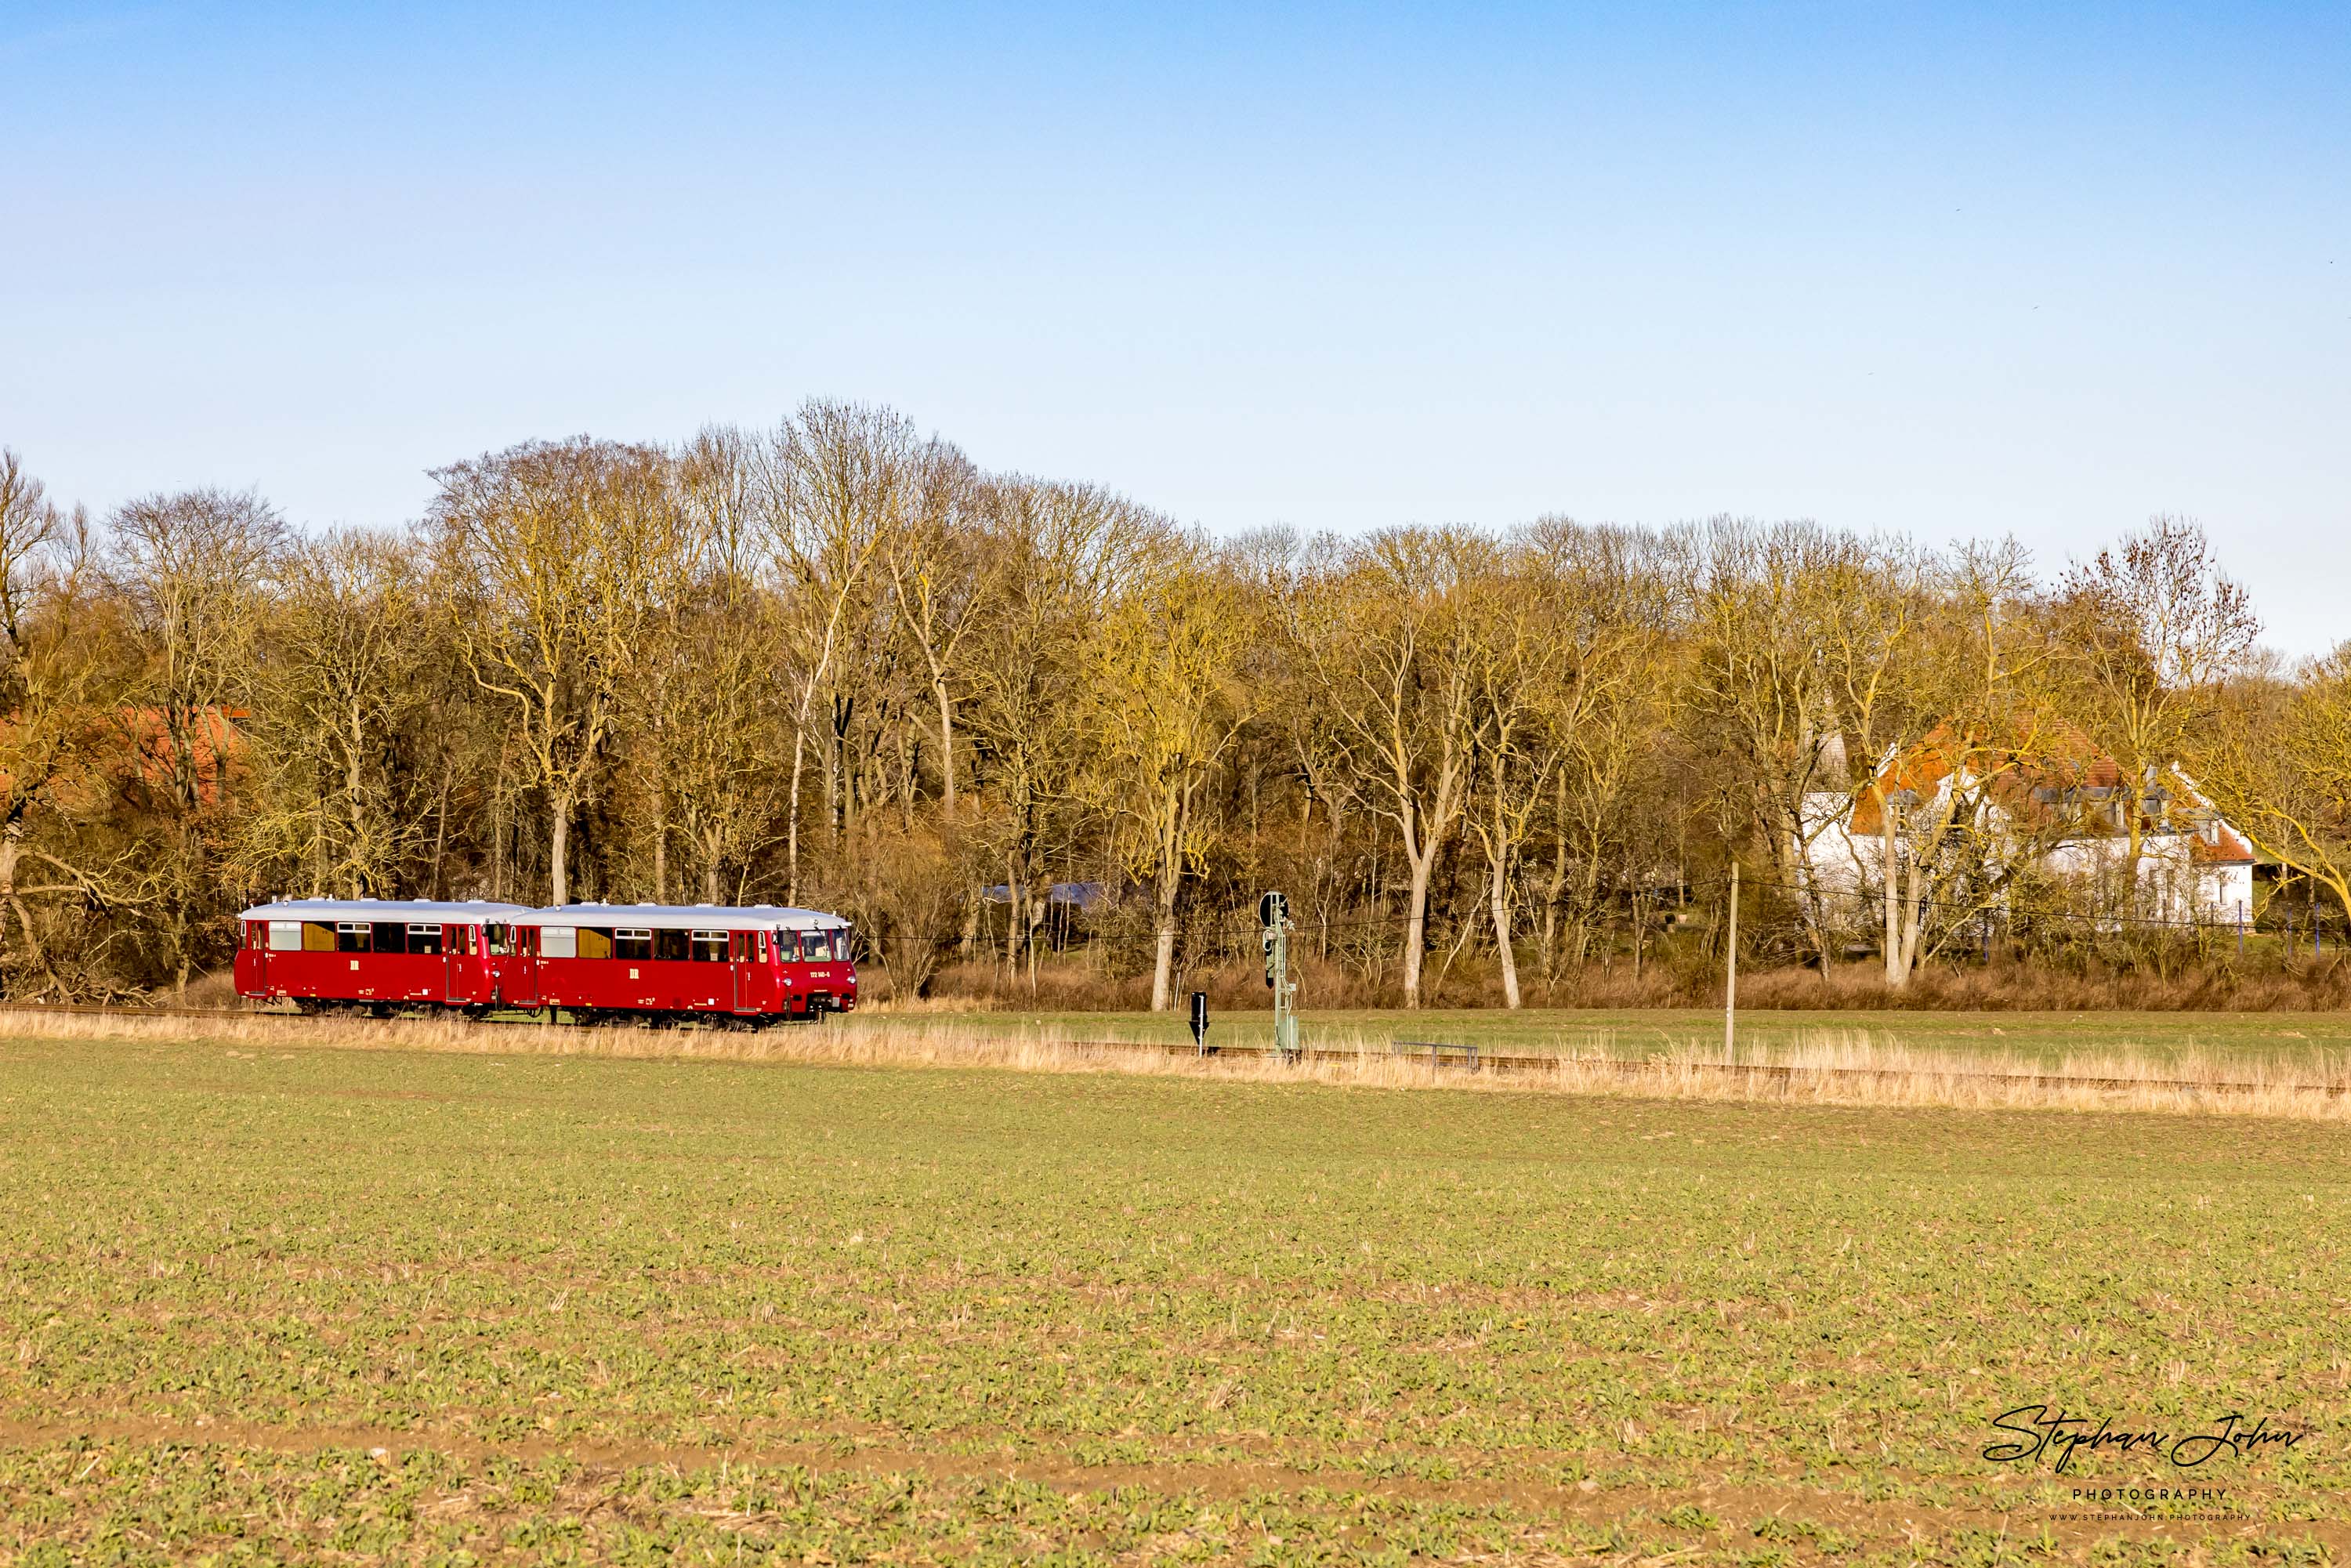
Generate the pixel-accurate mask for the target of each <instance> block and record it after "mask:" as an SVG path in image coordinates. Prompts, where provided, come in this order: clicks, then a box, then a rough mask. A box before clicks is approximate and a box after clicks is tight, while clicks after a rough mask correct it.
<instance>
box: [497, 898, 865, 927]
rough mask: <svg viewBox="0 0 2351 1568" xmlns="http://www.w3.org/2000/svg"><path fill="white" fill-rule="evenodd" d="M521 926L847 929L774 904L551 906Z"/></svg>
mask: <svg viewBox="0 0 2351 1568" xmlns="http://www.w3.org/2000/svg"><path fill="white" fill-rule="evenodd" d="M521 923H522V924H523V925H542V926H544V925H622V926H635V927H639V928H642V929H643V930H647V931H651V930H656V929H658V930H663V931H692V930H704V931H722V930H727V929H740V928H743V927H754V928H756V927H758V926H762V925H765V926H769V927H773V928H776V929H779V930H785V931H824V930H830V929H831V928H832V927H834V926H837V925H848V924H849V922H848V921H846V920H843V919H842V918H841V916H840V915H832V914H828V913H827V912H826V911H824V910H821V909H792V908H788V907H786V906H784V905H781V904H549V905H548V906H547V907H546V908H544V909H534V910H531V911H529V912H528V915H526V916H525V917H524V918H523V920H522V922H521Z"/></svg>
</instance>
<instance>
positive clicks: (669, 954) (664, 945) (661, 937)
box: [653, 931, 699, 964]
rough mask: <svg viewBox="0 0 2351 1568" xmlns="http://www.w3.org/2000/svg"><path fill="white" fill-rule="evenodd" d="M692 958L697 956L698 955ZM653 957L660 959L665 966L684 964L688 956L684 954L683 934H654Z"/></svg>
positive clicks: (660, 932)
mask: <svg viewBox="0 0 2351 1568" xmlns="http://www.w3.org/2000/svg"><path fill="white" fill-rule="evenodd" d="M653 956H654V957H656V958H659V959H661V960H662V961H663V962H664V963H665V964H683V963H684V962H685V960H686V958H687V956H688V954H687V952H686V943H685V933H684V932H683V931H656V932H654V933H653ZM694 956H699V955H694Z"/></svg>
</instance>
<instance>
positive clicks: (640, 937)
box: [581, 925, 653, 958]
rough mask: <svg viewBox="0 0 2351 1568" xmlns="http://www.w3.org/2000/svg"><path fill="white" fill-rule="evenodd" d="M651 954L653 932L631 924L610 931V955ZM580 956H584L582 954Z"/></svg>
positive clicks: (643, 955) (640, 956)
mask: <svg viewBox="0 0 2351 1568" xmlns="http://www.w3.org/2000/svg"><path fill="white" fill-rule="evenodd" d="M581 956H583V957H584V956H586V955H585V954H582V955H581ZM612 956H613V957H615V958H650V957H652V956H653V933H652V932H650V931H641V930H637V929H635V928H633V927H631V926H626V925H623V926H621V927H619V928H618V929H616V930H615V931H614V932H613V933H612Z"/></svg>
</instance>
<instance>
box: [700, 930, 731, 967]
mask: <svg viewBox="0 0 2351 1568" xmlns="http://www.w3.org/2000/svg"><path fill="white" fill-rule="evenodd" d="M694 961H695V963H697V964H724V963H725V962H726V933H725V932H724V931H696V932H695V933H694Z"/></svg>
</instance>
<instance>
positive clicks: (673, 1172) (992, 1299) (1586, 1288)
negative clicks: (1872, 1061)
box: [0, 1020, 2351, 1563]
mask: <svg viewBox="0 0 2351 1568" xmlns="http://www.w3.org/2000/svg"><path fill="white" fill-rule="evenodd" d="M1512 1021H1513V1022H1514V1023H1515V1022H1516V1021H1517V1020H1512ZM2295 1027H2303V1026H2300V1025H2297V1026H2295ZM1430 1038H1441V1037H1437V1036H1431V1037H1430ZM2346 1178H2351V1130H2346V1129H2345V1128H2343V1127H2341V1126H2339V1125H2336V1124H2325V1123H2309V1122H2296V1123H2286V1122H2264V1121H2258V1120H2252V1119H2246V1118H2220V1117H2211V1118H2187V1117H2179V1118H2168V1117H2157V1116H2149V1115H2105V1116H2093V1115H2086V1114H2079V1113H2057V1112H2045V1113H1981V1112H1961V1111H1921V1110H1885V1109H1877V1110H1862V1109H1837V1108H1829V1107H1819V1106H1793V1105H1783V1106H1762V1105H1749V1104H1715V1103H1677V1102H1665V1101H1658V1102H1645V1101H1638V1100H1630V1099H1618V1098H1589V1099H1585V1098H1576V1097H1573V1096H1566V1095H1560V1094H1548V1093H1532V1092H1506V1091H1493V1090H1417V1091H1396V1090H1373V1089H1353V1088H1336V1087H1330V1086H1322V1085H1315V1084H1310V1083H1280V1082H1231V1081H1217V1080H1212V1079H1207V1078H1186V1077H1130V1076H1118V1075H1108V1074H1100V1075H1081V1074H1053V1073H1021V1072H1010V1071H996V1072H980V1071H937V1070H932V1071H921V1070H881V1069H852V1068H821V1067H809V1066H788V1065H781V1064H758V1063H744V1062H727V1061H624V1060H612V1059H592V1058H584V1057H549V1056H485V1055H460V1054H439V1055H436V1054H428V1053H424V1052H409V1051H334V1050H323V1049H303V1050H295V1049H286V1050H278V1049H274V1048H269V1047H261V1048H258V1049H256V1048H254V1047H251V1046H246V1047H242V1048H232V1047H229V1046H226V1045H224V1044H222V1043H220V1042H204V1041H190V1042H185V1043H176V1044H171V1045H152V1044H131V1043H124V1042H99V1043H91V1042H87V1041H84V1042H68V1041H52V1040H9V1041H0V1267H5V1274H0V1560H16V1561H24V1562H29V1563H108V1562H149V1561H160V1560H188V1561H195V1560H206V1559H210V1560H217V1561H220V1562H224V1563H244V1562H254V1563H260V1562H301V1563H308V1562H319V1561H353V1562H356V1561H379V1560H383V1561H401V1562H411V1561H413V1562H433V1563H469V1562H483V1563H486V1562H507V1561H517V1562H519V1561H533V1562H535V1561H614V1562H630V1563H654V1562H678V1563H737V1562H745V1563H748V1562H781V1563H852V1562H858V1561H865V1560H881V1561H890V1562H930V1561H938V1562H954V1563H967V1562H1007V1563H1011V1562H1041V1561H1057V1562H1069V1563H1096V1562H1099V1563H1113V1562H1145V1561H1153V1562H1157V1561H1165V1562H1202V1563H1209V1562H1218V1563H1221V1562H1251V1563H1324V1562H1378V1563H1405V1562H1410V1561H1425V1560H1437V1561H1466V1562H1558V1561H1578V1562H1581V1561H1593V1562H1609V1563H1698V1562H1713V1561H1719V1562H1737V1563H1782V1562H1795V1561H1830V1560H1834V1561H1855V1560H1867V1561H1878V1562H1884V1563H1910V1562H1917V1561H1928V1562H1950V1563H1996V1562H2003V1561H2018V1560H2036V1559H2040V1558H2044V1557H2056V1558H2062V1559H2066V1560H2076V1561H2137V1560H2162V1561H2174V1560H2176V1561H2181V1562H2190V1561H2214V1562H2240V1563H2253V1562H2277V1561H2321V1560H2325V1558H2326V1555H2327V1552H2328V1550H2329V1547H2330V1546H2332V1547H2334V1548H2335V1549H2341V1547H2342V1546H2343V1545H2344V1543H2345V1542H2346V1541H2351V1530H2346V1519H2351V1504H2346V1495H2345V1486H2346V1481H2351V1458H2346V1456H2347V1455H2351V1448H2346V1444H2351V1436H2346V1433H2345V1432H2344V1430H2343V1427H2344V1423H2345V1418H2346V1415H2351V1328H2346V1322H2351V1233H2347V1232H2346V1225H2345V1221H2344V1214H2345V1199H2346V1196H2351V1180H2347V1179H2346ZM2041 1402H2046V1403H2048V1404H2051V1405H2057V1404H2064V1405H2065V1406H2069V1407H2071V1408H2074V1409H2077V1410H2082V1411H2086V1412H2089V1413H2092V1414H2094V1415H2112V1416H2114V1417H2115V1418H2116V1421H2117V1423H2121V1422H2124V1421H2128V1422H2129V1423H2131V1424H2132V1425H2133V1426H2145V1425H2147V1424H2148V1423H2150V1422H2154V1423H2158V1424H2160V1425H2162V1426H2163V1427H2167V1428H2169V1429H2172V1430H2174V1431H2187V1430H2198V1431H2200V1430H2204V1429H2206V1428H2208V1427H2210V1425H2211V1424H2212V1421H2213V1418H2214V1417H2216V1416H2220V1415H2221V1414H2223V1413H2226V1412H2229V1411H2232V1410H2234V1411H2241V1412H2243V1413H2245V1414H2246V1415H2247V1416H2249V1417H2250V1416H2253V1415H2257V1414H2258V1415H2265V1416H2268V1417H2269V1418H2270V1420H2271V1422H2272V1423H2273V1426H2276V1425H2279V1424H2283V1426H2284V1427H2290V1428H2293V1429H2295V1430H2304V1431H2306V1432H2307V1434H2308V1435H2307V1436H2306V1437H2304V1438H2302V1439H2301V1440H2300V1441H2299V1442H2298V1443H2297V1444H2296V1445H2295V1446H2294V1447H2293V1448H2283V1449H2280V1448H2271V1449H2267V1450H2263V1451H2259V1452H2256V1453H2254V1454H2252V1455H2250V1456H2244V1457H2239V1456H2235V1455H2228V1456H2224V1457H2222V1458H2217V1459H2215V1460H2213V1461H2211V1462H2210V1463H2208V1464H2207V1465H2206V1466H2204V1467H2202V1468H2201V1469H2195V1470H2187V1471H2183V1470H2180V1469H2176V1468H2175V1467H2173V1466H2171V1465H2170V1464H2168V1463H2167V1462H2165V1461H2164V1460H2162V1459H2160V1458H2150V1457H2147V1456H2144V1455H2137V1454H2131V1455H2122V1454H2116V1453H2112V1452H2105V1453H2099V1454H2095V1455H2084V1456H2081V1457H2078V1458H2076V1459H2075V1460H2074V1467H2073V1471H2072V1473H2070V1474H2069V1475H2067V1476H2063V1477H2060V1476H2055V1475H2053V1474H2052V1473H2051V1471H2050V1469H2049V1468H2048V1466H2047V1465H2046V1464H2045V1463H2043V1464H2042V1465H2041V1466H2040V1467H2038V1468H2037V1469H2036V1468H2032V1467H2031V1466H2026V1465H2015V1464H2009V1465H2003V1464H1997V1463H1993V1462H1991V1461H1989V1460H1987V1459H1986V1458H1983V1457H1982V1454H1981V1450H1982V1449H1983V1448H1984V1447H1985V1446H1986V1445H1987V1444H1988V1443H1990V1442H1991V1441H1993V1440H1994V1439H1995V1438H1996V1437H1998V1436H1999V1434H1997V1433H1995V1432H1994V1431H1993V1430H1992V1429H1991V1426H1990V1423H1991V1418H1992V1417H1993V1416H1995V1415H1997V1414H1998V1413H2000V1412H2002V1411H2005V1410H2009V1409H2012V1408H2014V1407H2016V1406H2022V1405H2026V1404H2030V1403H2041ZM2084 1483H2088V1484H2095V1485H2099V1486H2106V1487H2115V1486H2142V1487H2150V1488H2159V1489H2179V1488H2180V1487H2182V1486H2185V1485H2188V1484H2190V1483H2192V1484H2194V1485H2196V1486H2198V1487H2211V1488H2220V1489H2225V1495H2224V1496H2223V1497H2222V1498H2220V1500H2204V1501H2199V1502H2189V1501H2182V1500H2177V1499H2159V1500H2140V1501H2138V1502H2137V1503H2134V1504H2129V1505H2128V1511H2131V1512H2134V1513H2136V1514H2137V1516H2139V1517H2137V1518H2125V1519H2121V1520H2113V1519H2097V1520H2077V1519H2074V1518H2071V1517H2068V1516H2069V1515H2072V1514H2074V1513H2077V1512H2080V1511H2083V1510H2085V1509H2089V1508H2098V1507H2100V1505H2097V1504H2095V1503H2079V1502H2075V1501H2074V1500H2073V1499H2072V1492H2071V1490H2070V1487H2071V1486H2072V1485H2073V1484H2084ZM2122 1508H2123V1505H2121V1504H2116V1503H2108V1504H2105V1505H2103V1510H2102V1511H2118V1510H2121V1509H2122ZM2203 1512H2220V1513H2222V1514H2224V1515H2226V1517H2224V1518H2220V1519H2199V1518H2195V1517H2190V1516H2191V1515H2195V1514H2198V1513H2203Z"/></svg>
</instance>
